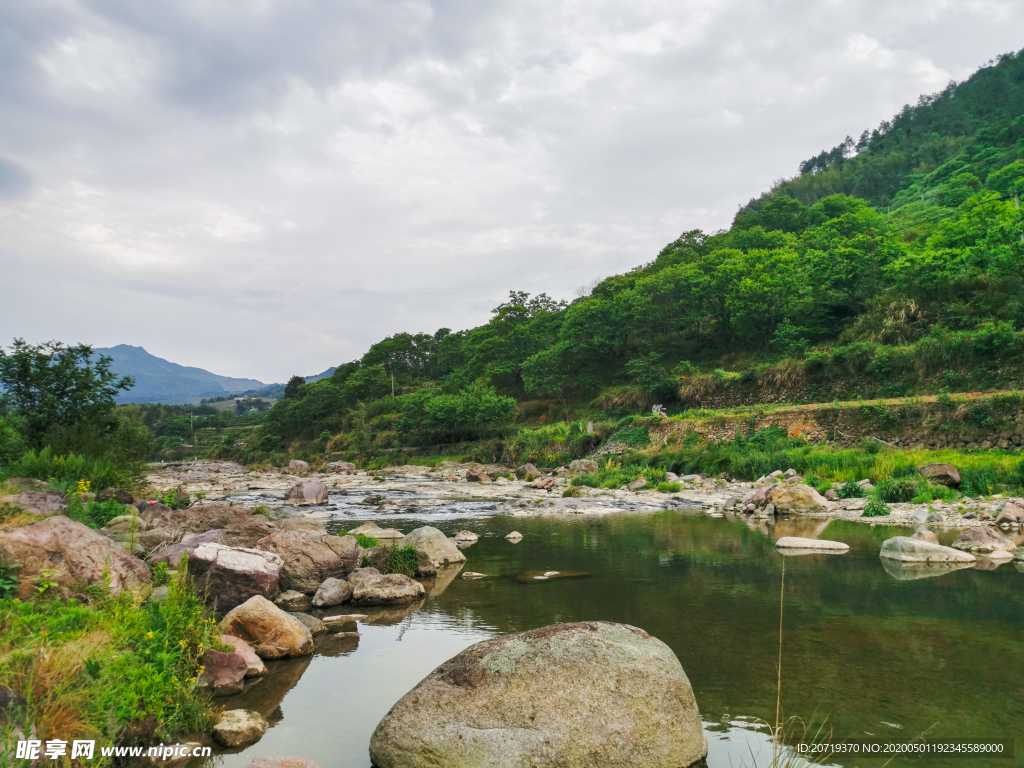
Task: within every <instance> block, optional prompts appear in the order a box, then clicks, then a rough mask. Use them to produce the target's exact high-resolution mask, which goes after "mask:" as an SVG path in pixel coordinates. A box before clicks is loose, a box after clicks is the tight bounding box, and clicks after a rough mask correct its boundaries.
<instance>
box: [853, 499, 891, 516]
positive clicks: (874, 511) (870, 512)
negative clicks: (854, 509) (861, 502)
mask: <svg viewBox="0 0 1024 768" xmlns="http://www.w3.org/2000/svg"><path fill="white" fill-rule="evenodd" d="M860 516H861V517H888V516H889V507H888V506H887V505H886V503H885V502H884V501H882V500H881V499H880V498H878V497H877V496H872V497H871V501H869V502H868V503H867V506H866V507H864V511H863V512H861V514H860Z"/></svg>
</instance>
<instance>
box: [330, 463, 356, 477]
mask: <svg viewBox="0 0 1024 768" xmlns="http://www.w3.org/2000/svg"><path fill="white" fill-rule="evenodd" d="M327 468H328V469H333V470H334V471H335V472H341V473H343V474H346V475H354V474H355V473H356V472H358V471H359V468H358V467H356V465H355V464H353V463H352V462H351V461H332V462H331V463H330V464H328V465H327Z"/></svg>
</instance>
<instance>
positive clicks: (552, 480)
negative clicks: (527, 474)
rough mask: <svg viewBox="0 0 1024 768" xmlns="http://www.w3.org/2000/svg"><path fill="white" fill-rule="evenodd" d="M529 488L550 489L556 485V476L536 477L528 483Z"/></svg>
mask: <svg viewBox="0 0 1024 768" xmlns="http://www.w3.org/2000/svg"><path fill="white" fill-rule="evenodd" d="M529 487H530V488H539V489H541V490H542V491H551V490H554V489H555V488H557V487H558V478H557V477H538V478H537V479H536V480H534V481H533V482H532V483H530V485H529Z"/></svg>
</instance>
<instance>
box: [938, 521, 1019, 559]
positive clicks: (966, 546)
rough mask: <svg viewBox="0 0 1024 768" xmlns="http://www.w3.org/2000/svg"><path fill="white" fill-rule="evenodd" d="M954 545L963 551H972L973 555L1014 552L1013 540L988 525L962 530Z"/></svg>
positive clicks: (954, 547)
mask: <svg viewBox="0 0 1024 768" xmlns="http://www.w3.org/2000/svg"><path fill="white" fill-rule="evenodd" d="M952 547H953V549H959V550H960V551H961V552H970V553H971V554H972V555H988V554H991V553H994V552H1012V551H1013V542H1011V541H1010V540H1009V539H1007V538H1005V537H1003V536H1001V535H1000V534H999V533H998V532H997V531H995V530H994V529H992V528H989V527H988V526H987V525H976V526H974V527H973V528H968V529H967V530H966V531H961V532H960V535H959V536H957V537H956V541H954V542H953V544H952Z"/></svg>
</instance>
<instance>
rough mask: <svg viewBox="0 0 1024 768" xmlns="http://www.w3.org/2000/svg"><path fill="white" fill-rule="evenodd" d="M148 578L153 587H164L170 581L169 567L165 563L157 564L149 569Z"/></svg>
mask: <svg viewBox="0 0 1024 768" xmlns="http://www.w3.org/2000/svg"><path fill="white" fill-rule="evenodd" d="M149 573H150V576H151V577H152V580H153V586H154V587H164V586H167V584H169V583H170V581H171V567H170V566H169V565H168V564H167V563H157V564H156V565H154V566H152V567H151V568H150V571H149Z"/></svg>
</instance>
